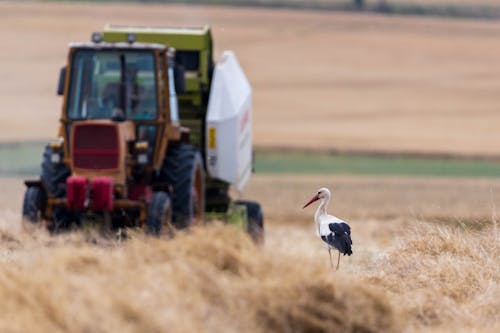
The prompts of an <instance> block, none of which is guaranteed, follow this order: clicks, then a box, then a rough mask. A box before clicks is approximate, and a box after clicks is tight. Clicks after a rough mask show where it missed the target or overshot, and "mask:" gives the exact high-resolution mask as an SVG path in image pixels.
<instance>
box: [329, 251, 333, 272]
mask: <svg viewBox="0 0 500 333" xmlns="http://www.w3.org/2000/svg"><path fill="white" fill-rule="evenodd" d="M328 254H329V255H330V267H331V268H332V269H333V262H332V248H330V247H329V248H328Z"/></svg>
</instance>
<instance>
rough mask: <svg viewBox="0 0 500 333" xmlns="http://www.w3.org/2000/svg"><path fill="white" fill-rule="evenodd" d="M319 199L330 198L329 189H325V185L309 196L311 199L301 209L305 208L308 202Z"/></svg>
mask: <svg viewBox="0 0 500 333" xmlns="http://www.w3.org/2000/svg"><path fill="white" fill-rule="evenodd" d="M319 199H330V190H329V189H327V188H326V187H322V188H320V189H319V190H318V192H317V193H316V194H315V195H314V196H313V197H312V198H311V200H309V201H308V202H307V203H306V204H305V205H304V207H302V208H303V209H304V208H306V207H307V206H309V205H310V204H312V203H313V202H315V201H317V200H319Z"/></svg>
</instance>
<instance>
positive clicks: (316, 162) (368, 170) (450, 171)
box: [255, 152, 500, 177]
mask: <svg viewBox="0 0 500 333" xmlns="http://www.w3.org/2000/svg"><path fill="white" fill-rule="evenodd" d="M255 171H256V172H257V173H273V174H276V173H278V174H279V173H295V174H352V175H402V176H433V177H500V161H493V160H483V159H477V160H473V159H458V158H457V159H454V158H434V157H432V158H430V157H429V158H424V157H392V156H380V157H379V156H362V155H361V156H360V155H349V154H346V155H344V154H341V155H328V154H321V153H295V152H293V153H271V152H265V153H264V152H261V153H259V152H258V153H257V154H256V161H255Z"/></svg>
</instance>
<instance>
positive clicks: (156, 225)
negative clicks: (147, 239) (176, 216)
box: [146, 191, 174, 238]
mask: <svg viewBox="0 0 500 333" xmlns="http://www.w3.org/2000/svg"><path fill="white" fill-rule="evenodd" d="M146 226H147V231H148V233H149V234H151V235H155V236H159V237H166V238H172V237H173V236H174V227H173V226H172V204H171V201H170V198H169V196H168V194H167V193H166V192H161V191H160V192H155V193H153V198H152V199H151V203H150V204H149V207H148V218H147V221H146Z"/></svg>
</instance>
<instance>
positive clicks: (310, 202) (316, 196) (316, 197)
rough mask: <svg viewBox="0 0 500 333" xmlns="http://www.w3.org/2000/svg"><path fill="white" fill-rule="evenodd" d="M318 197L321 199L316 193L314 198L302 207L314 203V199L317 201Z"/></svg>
mask: <svg viewBox="0 0 500 333" xmlns="http://www.w3.org/2000/svg"><path fill="white" fill-rule="evenodd" d="M318 199H319V197H318V195H317V194H316V195H315V196H314V197H312V198H311V200H309V202H308V203H306V204H305V205H304V207H302V209H304V208H306V207H307V206H309V205H310V204H312V203H313V202H314V201H316V200H318Z"/></svg>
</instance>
